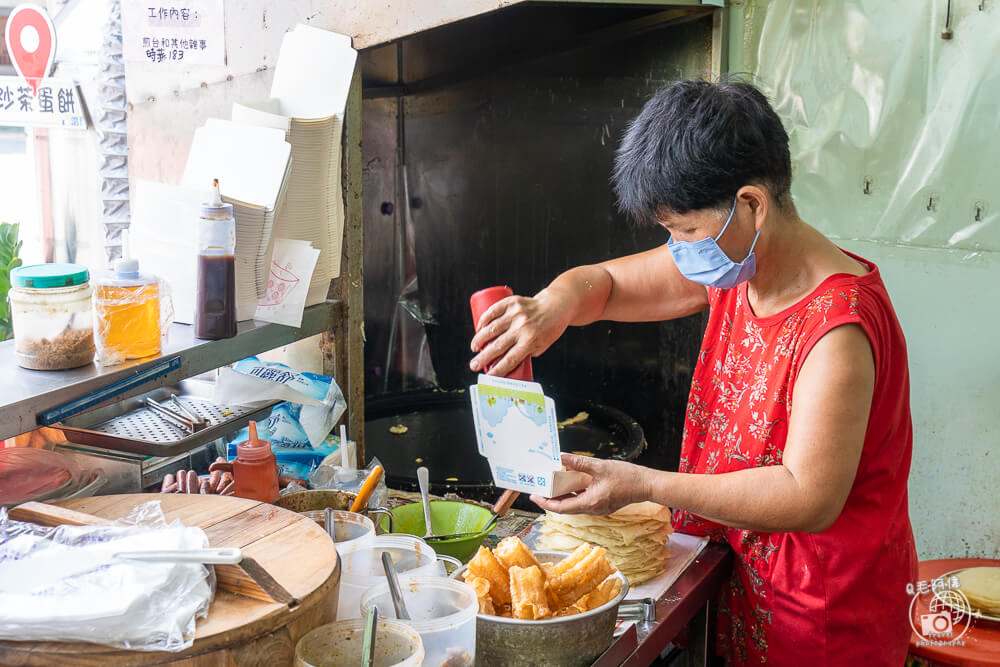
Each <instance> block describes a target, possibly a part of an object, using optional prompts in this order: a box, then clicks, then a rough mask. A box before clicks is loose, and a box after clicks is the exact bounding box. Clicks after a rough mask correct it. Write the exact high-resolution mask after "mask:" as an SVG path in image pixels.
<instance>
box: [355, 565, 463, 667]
mask: <svg viewBox="0 0 1000 667" xmlns="http://www.w3.org/2000/svg"><path fill="white" fill-rule="evenodd" d="M399 585H400V588H401V589H402V591H403V601H404V602H405V603H406V611H407V612H408V613H409V614H410V620H408V621H404V620H400V621H398V622H399V623H403V624H406V625H409V626H410V627H411V628H413V629H414V630H416V631H417V632H418V633H420V639H421V641H422V642H423V644H424V664H425V665H452V666H454V667H459V666H460V665H472V664H473V663H474V662H475V656H476V614H477V613H479V600H478V599H477V598H476V591H475V589H473V588H472V586H470V585H469V584H466V583H464V582H461V581H455V580H454V579H443V578H441V577H408V576H405V575H404V576H402V577H400V578H399ZM371 607H377V608H378V615H379V618H386V619H392V618H395V617H396V609H395V607H394V606H393V604H392V596H391V595H390V594H389V584H388V583H387V582H383V583H381V584H379V585H378V586H373V587H372V588H370V589H368V591H367V592H366V593H365V594H364V595H363V596H362V597H361V616H362V618H363V617H364V616H365V614H367V613H368V609H369V608H371Z"/></svg>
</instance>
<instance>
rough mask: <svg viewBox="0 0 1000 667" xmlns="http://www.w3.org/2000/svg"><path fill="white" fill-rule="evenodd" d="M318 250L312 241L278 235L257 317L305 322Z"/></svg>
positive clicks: (286, 322)
mask: <svg viewBox="0 0 1000 667" xmlns="http://www.w3.org/2000/svg"><path fill="white" fill-rule="evenodd" d="M318 259H319V250H318V249H316V248H313V247H312V244H311V243H309V241H295V240H291V239H276V240H275V242H274V252H273V254H272V256H271V266H270V271H269V273H268V276H267V288H266V290H265V293H264V297H263V298H262V299H260V300H259V301H258V302H257V312H256V313H254V319H255V320H260V321H261V322H273V323H275V324H284V325H286V326H290V327H300V326H302V311H303V310H304V309H305V305H306V296H307V295H308V292H309V282H310V280H312V274H313V269H315V268H316V260H318Z"/></svg>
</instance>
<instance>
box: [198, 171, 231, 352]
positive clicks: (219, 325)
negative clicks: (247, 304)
mask: <svg viewBox="0 0 1000 667" xmlns="http://www.w3.org/2000/svg"><path fill="white" fill-rule="evenodd" d="M212 185H213V196H212V201H210V202H207V203H205V204H202V206H201V224H200V225H199V227H198V292H197V305H196V306H195V314H194V330H195V336H197V337H198V338H207V339H209V340H218V339H220V338H231V337H232V336H235V335H236V259H235V257H234V254H235V252H236V221H235V220H233V206H232V204H228V203H226V202H224V201H222V195H221V193H220V192H219V181H218V179H216V180H214V181H213V182H212Z"/></svg>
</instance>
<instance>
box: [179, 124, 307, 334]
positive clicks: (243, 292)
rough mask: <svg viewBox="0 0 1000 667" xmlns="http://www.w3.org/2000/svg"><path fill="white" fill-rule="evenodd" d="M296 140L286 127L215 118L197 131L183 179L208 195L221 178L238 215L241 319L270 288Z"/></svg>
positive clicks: (225, 195) (221, 185) (238, 307)
mask: <svg viewBox="0 0 1000 667" xmlns="http://www.w3.org/2000/svg"><path fill="white" fill-rule="evenodd" d="M290 171H291V145H290V144H289V143H288V142H287V141H285V134H284V133H283V132H281V131H280V130H276V129H272V128H267V127H256V126H253V125H245V124H241V123H233V122H230V121H227V120H219V119H217V118H211V119H209V120H208V121H207V122H206V123H205V125H204V126H203V127H200V128H198V129H197V130H195V133H194V141H193V142H192V144H191V151H190V153H188V161H187V165H186V167H185V169H184V176H183V178H182V179H181V183H182V185H184V186H187V187H191V188H194V187H202V188H204V190H205V192H206V197H207V195H208V192H209V191H210V189H211V185H212V179H214V178H218V179H219V189H220V190H221V192H222V197H223V199H224V200H225V201H227V202H229V203H230V204H232V205H233V217H234V218H235V219H236V319H237V320H240V321H242V320H248V319H251V318H252V317H253V315H254V312H255V311H256V309H257V300H258V299H260V298H261V297H263V296H264V293H265V290H266V288H267V281H268V272H269V265H270V253H271V237H272V233H273V231H274V226H275V218H276V215H277V214H278V213H279V211H280V210H281V206H282V202H283V200H284V199H285V196H286V188H287V186H288V184H289V182H290V180H289V175H290Z"/></svg>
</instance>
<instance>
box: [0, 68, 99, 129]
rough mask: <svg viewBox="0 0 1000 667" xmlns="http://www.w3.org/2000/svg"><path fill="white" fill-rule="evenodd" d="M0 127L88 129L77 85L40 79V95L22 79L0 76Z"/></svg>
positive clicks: (63, 80)
mask: <svg viewBox="0 0 1000 667" xmlns="http://www.w3.org/2000/svg"><path fill="white" fill-rule="evenodd" d="M0 125H21V126H25V127H67V128H79V129H81V130H83V129H86V127H87V120H86V116H85V115H84V111H83V102H82V101H81V99H80V91H79V90H78V89H77V87H76V83H74V82H73V81H71V80H69V79H48V78H46V79H41V80H40V82H39V84H38V94H37V95H35V93H34V91H33V90H32V89H31V87H30V86H29V85H28V84H27V83H26V82H25V80H24V79H23V78H21V77H19V76H0Z"/></svg>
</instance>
